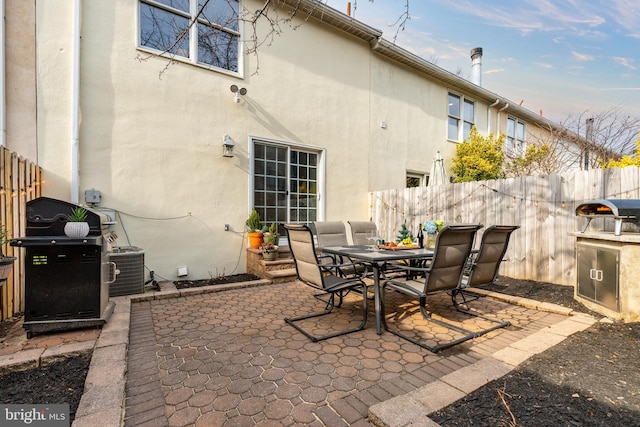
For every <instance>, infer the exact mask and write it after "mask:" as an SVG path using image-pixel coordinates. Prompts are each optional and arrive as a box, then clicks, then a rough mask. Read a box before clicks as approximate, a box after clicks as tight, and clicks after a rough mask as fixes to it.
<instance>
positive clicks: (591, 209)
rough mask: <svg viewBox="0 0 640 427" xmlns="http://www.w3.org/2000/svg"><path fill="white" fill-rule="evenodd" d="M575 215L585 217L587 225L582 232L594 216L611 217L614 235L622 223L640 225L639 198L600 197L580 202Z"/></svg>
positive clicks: (620, 230) (619, 231) (617, 233)
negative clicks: (600, 198) (599, 198)
mask: <svg viewBox="0 0 640 427" xmlns="http://www.w3.org/2000/svg"><path fill="white" fill-rule="evenodd" d="M576 215H577V216H581V217H585V218H587V225H586V226H585V227H584V230H582V232H583V233H584V232H585V231H586V230H587V227H589V224H590V223H591V220H592V219H594V218H612V219H614V220H615V229H614V235H616V236H619V235H620V233H621V232H622V223H625V222H628V223H633V224H635V225H637V226H640V200H639V199H602V200H591V201H588V202H585V203H582V204H581V205H579V206H578V207H577V208H576Z"/></svg>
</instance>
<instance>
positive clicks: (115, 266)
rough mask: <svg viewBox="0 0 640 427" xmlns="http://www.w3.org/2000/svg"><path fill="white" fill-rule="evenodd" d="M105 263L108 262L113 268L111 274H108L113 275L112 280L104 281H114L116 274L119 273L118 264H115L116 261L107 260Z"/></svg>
mask: <svg viewBox="0 0 640 427" xmlns="http://www.w3.org/2000/svg"><path fill="white" fill-rule="evenodd" d="M107 264H109V265H110V266H111V267H112V268H113V270H112V274H110V276H113V280H111V281H107V282H105V283H107V284H109V283H113V282H115V281H116V279H117V278H118V274H120V270H119V269H118V266H117V265H116V263H115V262H113V261H109V262H108V263H107Z"/></svg>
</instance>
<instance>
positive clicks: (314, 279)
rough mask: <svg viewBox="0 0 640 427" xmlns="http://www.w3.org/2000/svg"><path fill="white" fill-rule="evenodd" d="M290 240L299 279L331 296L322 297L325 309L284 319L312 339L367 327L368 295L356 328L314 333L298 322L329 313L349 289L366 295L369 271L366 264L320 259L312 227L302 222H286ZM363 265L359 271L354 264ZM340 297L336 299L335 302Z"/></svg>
mask: <svg viewBox="0 0 640 427" xmlns="http://www.w3.org/2000/svg"><path fill="white" fill-rule="evenodd" d="M284 228H285V229H286V230H287V235H288V239H289V248H290V250H291V256H292V257H293V261H294V263H295V266H296V273H297V277H298V280H299V281H300V282H302V283H304V284H305V285H308V286H310V287H312V288H314V289H316V290H320V291H322V292H323V293H324V294H326V295H327V296H328V298H327V299H326V300H322V301H323V303H324V304H325V309H324V311H322V312H318V313H312V314H306V315H302V316H298V317H293V318H285V319H284V320H285V322H287V323H288V324H290V325H291V326H293V327H294V328H296V329H297V330H298V331H299V332H301V333H302V334H304V335H305V336H306V337H307V338H309V339H310V340H311V341H314V342H316V341H321V340H325V339H328V338H332V337H336V336H339V335H344V334H348V333H351V332H356V331H360V330H362V329H364V327H365V325H366V324H367V298H362V322H361V323H360V325H358V326H357V327H355V328H350V329H347V330H343V331H339V332H332V333H329V334H326V335H322V336H316V335H313V334H312V333H311V332H309V331H307V330H305V329H304V328H302V327H301V326H300V325H299V322H301V321H304V320H307V319H312V318H316V317H321V316H325V315H328V314H330V313H331V312H332V311H333V309H334V308H335V307H338V308H340V307H341V306H342V302H343V298H344V297H345V295H346V294H348V293H349V291H352V290H353V291H356V292H357V293H359V294H361V295H366V294H367V285H366V283H365V282H364V280H363V278H364V275H365V274H366V272H367V269H366V267H364V266H362V264H360V263H341V264H326V263H322V262H321V261H320V260H319V259H318V255H317V253H316V248H315V244H314V242H313V233H312V231H311V229H310V228H309V227H307V226H306V225H300V224H285V226H284ZM358 266H362V267H363V268H362V272H363V273H362V274H358V273H356V271H357V270H359V269H356V268H355V267H358ZM346 269H350V270H351V271H354V273H353V274H351V275H348V276H341V275H338V274H335V272H336V271H344V270H346ZM336 299H337V301H336Z"/></svg>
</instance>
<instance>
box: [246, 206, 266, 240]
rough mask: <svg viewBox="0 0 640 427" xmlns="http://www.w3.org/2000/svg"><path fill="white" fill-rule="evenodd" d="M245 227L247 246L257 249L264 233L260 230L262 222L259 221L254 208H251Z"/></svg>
mask: <svg viewBox="0 0 640 427" xmlns="http://www.w3.org/2000/svg"><path fill="white" fill-rule="evenodd" d="M247 229H248V230H249V232H248V233H247V235H248V236H249V246H250V247H251V248H253V249H259V248H260V245H261V244H262V242H263V236H264V233H263V232H262V222H261V221H260V215H259V214H258V211H256V209H255V208H253V209H252V210H251V215H249V218H248V219H247Z"/></svg>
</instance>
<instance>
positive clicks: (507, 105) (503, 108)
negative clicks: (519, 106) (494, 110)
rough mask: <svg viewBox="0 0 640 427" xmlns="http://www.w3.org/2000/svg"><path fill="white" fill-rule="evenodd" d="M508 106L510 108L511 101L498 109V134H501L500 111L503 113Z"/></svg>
mask: <svg viewBox="0 0 640 427" xmlns="http://www.w3.org/2000/svg"><path fill="white" fill-rule="evenodd" d="M507 108H509V103H508V102H507V103H506V104H505V105H504V107H502V108H501V109H499V110H498V117H497V118H496V119H497V121H498V126H497V128H498V134H500V113H502V112H503V111H504V110H506V109H507Z"/></svg>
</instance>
